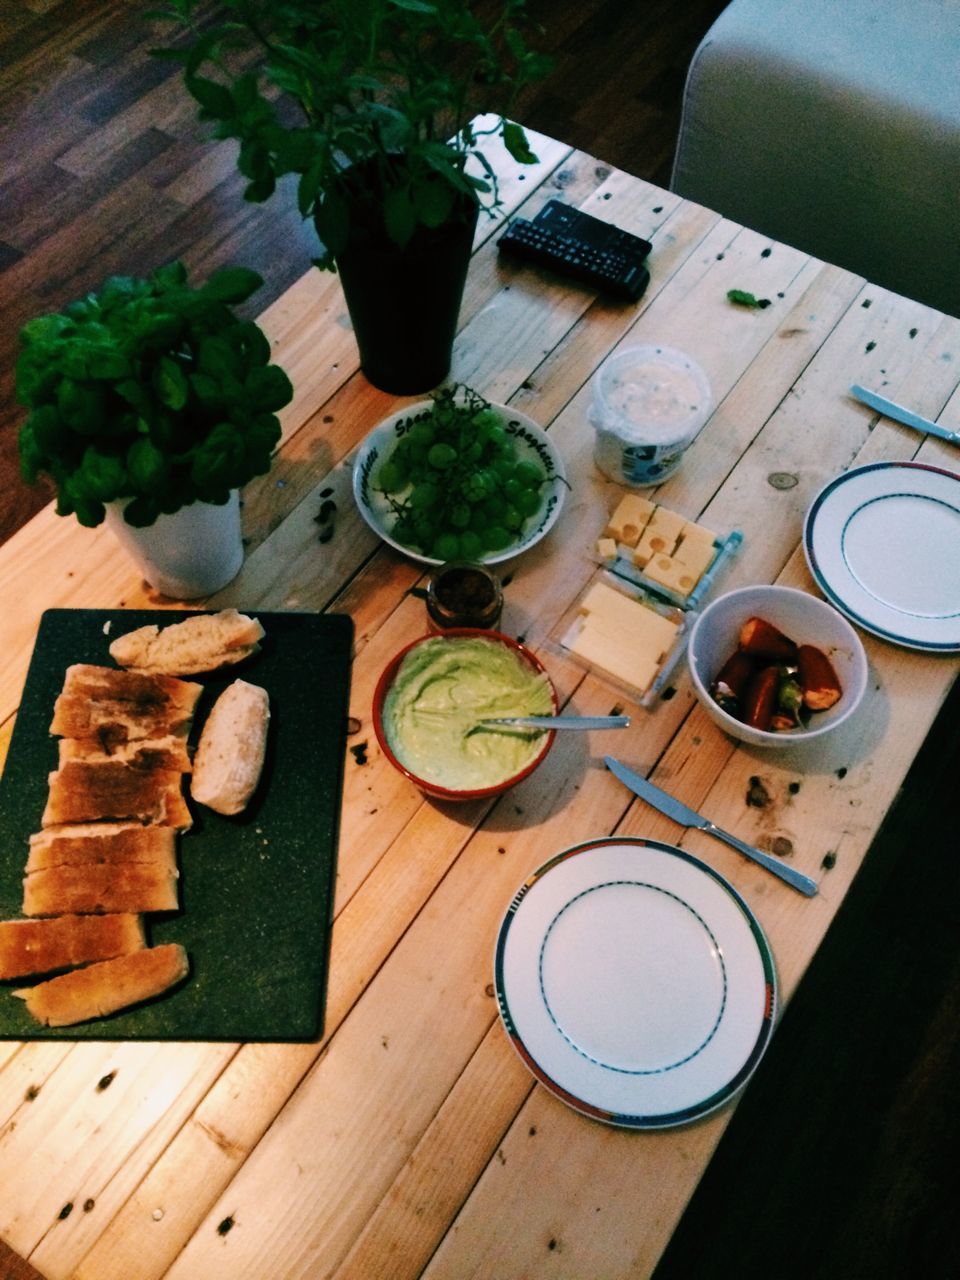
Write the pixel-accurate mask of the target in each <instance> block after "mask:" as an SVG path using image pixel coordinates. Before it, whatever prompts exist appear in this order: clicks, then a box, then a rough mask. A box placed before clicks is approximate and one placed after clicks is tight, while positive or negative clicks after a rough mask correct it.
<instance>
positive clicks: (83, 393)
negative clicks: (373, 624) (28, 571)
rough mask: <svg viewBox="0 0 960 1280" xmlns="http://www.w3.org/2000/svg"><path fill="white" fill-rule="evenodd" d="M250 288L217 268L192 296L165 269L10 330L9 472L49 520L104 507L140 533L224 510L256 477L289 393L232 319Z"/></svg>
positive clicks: (237, 271) (251, 336) (182, 273)
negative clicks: (48, 502)
mask: <svg viewBox="0 0 960 1280" xmlns="http://www.w3.org/2000/svg"><path fill="white" fill-rule="evenodd" d="M262 283H263V280H262V278H261V277H260V276H259V275H257V273H256V272H255V271H250V270H248V269H247V268H245V267H224V268H222V269H221V270H219V271H216V272H214V273H213V274H212V275H211V276H210V278H209V280H208V281H207V282H206V284H204V285H203V286H202V287H200V288H194V287H191V286H190V285H189V284H188V283H187V272H186V268H185V267H184V266H183V264H182V263H180V262H174V263H171V264H170V265H169V266H166V267H162V268H160V270H158V271H154V272H153V273H152V274H151V275H150V276H148V277H147V278H146V279H142V280H141V279H134V278H131V277H127V276H115V277H112V278H111V279H109V280H107V281H106V282H105V283H104V285H103V287H102V288H101V289H100V291H99V293H90V294H87V296H86V297H84V298H81V299H79V300H78V301H76V302H72V303H70V304H69V305H68V306H67V307H65V308H64V310H63V311H62V312H61V313H59V314H54V315H43V316H38V317H36V318H35V319H33V320H31V321H29V322H28V323H27V324H26V325H25V326H24V327H23V329H22V330H21V332H20V342H21V348H22V349H21V353H20V357H19V359H18V361H17V399H18V400H19V401H20V403H21V404H24V405H26V406H27V407H28V408H29V409H30V413H29V415H28V417H27V419H26V421H25V422H24V424H23V426H22V427H21V429H20V437H19V444H20V465H21V470H22V473H23V476H24V478H25V479H26V480H27V481H28V482H31V483H32V482H34V481H35V480H36V479H37V477H38V476H39V475H40V473H41V472H46V473H47V474H49V475H50V476H51V477H52V479H53V481H54V483H55V484H56V487H57V512H58V514H59V515H70V514H73V515H75V516H76V517H77V519H78V520H79V522H80V523H81V524H82V525H88V526H94V525H98V524H99V523H100V522H101V521H102V520H103V518H104V514H105V508H104V504H105V503H107V502H112V501H114V500H116V499H121V498H127V499H130V501H129V502H128V504H127V505H126V507H125V509H124V516H125V519H126V521H127V523H128V524H131V525H134V526H137V527H142V526H145V525H150V524H153V522H154V521H155V520H156V518H157V516H158V515H160V514H161V513H165V514H172V513H173V512H175V511H178V510H179V509H180V508H181V507H184V506H187V505H188V504H189V503H191V502H212V503H219V504H222V503H225V502H226V501H227V499H228V497H229V494H230V490H231V489H236V488H239V487H240V486H241V485H244V484H246V483H247V481H249V480H251V479H252V478H253V477H254V476H257V475H262V474H263V473H265V472H266V471H267V470H269V467H270V461H271V456H272V453H273V450H274V447H275V446H276V444H277V442H278V441H279V439H280V423H279V422H278V420H277V417H276V411H277V410H278V409H281V408H282V407H283V406H284V405H285V404H287V403H288V402H289V401H290V399H291V398H292V396H293V388H292V387H291V385H290V380H289V379H288V377H287V375H286V374H285V373H284V371H283V370H282V369H281V368H280V367H279V366H278V365H275V364H271V363H270V343H269V341H268V340H267V338H266V336H265V335H264V333H263V332H262V330H261V329H260V328H259V326H258V325H256V324H254V323H253V322H251V321H244V320H240V319H238V318H237V316H236V315H235V313H234V311H233V306H234V304H236V303H240V302H243V301H245V300H246V299H247V298H248V297H249V296H250V295H251V294H252V293H253V292H254V291H255V290H256V289H258V288H259V287H260V285H261V284H262Z"/></svg>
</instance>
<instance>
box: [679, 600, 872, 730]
mask: <svg viewBox="0 0 960 1280" xmlns="http://www.w3.org/2000/svg"><path fill="white" fill-rule="evenodd" d="M687 657H688V661H689V665H690V673H691V676H692V677H693V686H694V689H695V691H696V694H697V697H698V698H699V699H700V701H701V702H702V703H703V706H704V708H705V710H706V712H707V714H708V715H709V716H710V718H711V719H712V720H713V721H715V723H716V724H718V725H719V726H720V728H721V729H724V730H725V731H726V732H727V733H729V734H730V736H731V737H734V738H737V739H739V740H740V741H741V742H748V743H751V744H752V745H753V746H758V747H790V746H795V745H797V744H799V743H801V742H809V741H810V740H811V739H813V738H820V737H822V736H823V735H824V734H827V733H830V732H832V731H833V730H834V729H836V728H837V727H838V726H839V725H841V724H843V723H844V722H845V721H846V720H848V719H849V717H850V716H851V715H853V713H854V711H855V710H856V709H857V707H858V706H859V705H860V702H861V700H862V698H863V695H864V692H865V690H866V687H867V670H868V669H867V655H866V653H865V652H864V648H863V645H862V643H861V641H860V637H859V636H858V635H857V633H856V632H855V631H854V629H853V627H851V625H850V623H849V622H847V620H846V619H845V618H844V617H842V616H841V615H840V614H839V613H838V612H837V611H836V609H834V608H832V607H831V606H830V605H828V604H827V603H826V602H825V601H823V600H820V599H818V598H817V597H816V596H812V595H810V594H809V593H808V592H806V591H799V590H797V589H796V588H794V587H779V586H756V587H741V588H740V589H739V590H736V591H728V592H727V593H726V594H725V595H722V596H718V597H717V599H716V600H714V601H713V602H712V603H711V604H709V605H708V606H707V607H706V608H705V609H704V611H703V612H702V613H701V615H700V617H699V618H698V619H697V621H696V623H695V624H694V627H693V630H692V631H691V633H690V641H689V646H688V649H687Z"/></svg>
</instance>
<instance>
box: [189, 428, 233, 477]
mask: <svg viewBox="0 0 960 1280" xmlns="http://www.w3.org/2000/svg"><path fill="white" fill-rule="evenodd" d="M244 452H245V451H244V447H243V441H242V439H241V437H240V433H239V432H238V431H237V428H236V427H235V426H234V425H233V423H230V422H218V423H217V425H216V426H215V427H214V428H213V430H212V431H211V432H210V434H209V435H208V436H207V438H206V440H204V441H203V443H202V444H199V445H198V446H197V448H196V449H195V450H194V454H193V461H192V463H191V466H190V478H191V479H192V480H193V482H194V484H195V485H196V486H197V488H198V489H199V490H201V491H203V490H210V489H218V488H219V489H224V488H226V489H233V488H236V487H237V485H238V484H240V483H242V477H243V463H244Z"/></svg>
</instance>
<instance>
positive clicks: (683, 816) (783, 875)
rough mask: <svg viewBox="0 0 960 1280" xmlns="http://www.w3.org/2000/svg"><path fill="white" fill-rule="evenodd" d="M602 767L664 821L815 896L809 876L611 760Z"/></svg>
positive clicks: (611, 758)
mask: <svg viewBox="0 0 960 1280" xmlns="http://www.w3.org/2000/svg"><path fill="white" fill-rule="evenodd" d="M603 759H604V763H605V764H606V766H607V768H608V769H609V770H610V772H611V773H612V774H613V775H614V776H615V777H617V778H619V779H620V781H621V782H622V783H623V784H624V786H626V787H629V788H630V790H631V791H632V792H633V793H634V794H635V795H638V796H639V797H640V799H641V800H646V802H647V804H649V805H653V807H654V809H659V811H660V812H661V813H663V814H666V816H667V817H668V818H672V819H673V820H674V822H679V823H680V825H681V826H682V827H695V828H696V829H697V830H698V831H706V832H709V834H710V835H712V836H716V837H717V838H718V839H719V840H724V841H726V843H727V844H728V845H730V846H731V848H734V849H736V850H737V851H738V852H739V853H742V854H743V855H744V857H745V858H750V859H751V860H752V861H753V862H756V863H757V864H758V865H759V866H761V867H763V868H764V869H765V870H766V871H770V872H772V874H773V875H775V876H779V877H780V879H781V880H783V881H784V882H785V883H786V884H788V885H790V887H791V888H793V889H796V890H797V891H798V892H799V893H803V894H805V895H806V896H807V897H808V898H812V897H813V896H814V894H815V893H816V892H817V882H816V881H815V880H811V879H810V877H809V876H805V875H803V873H802V872H800V871H795V870H794V868H793V867H788V866H787V865H786V864H785V863H783V862H780V860H779V859H778V858H774V857H773V856H772V855H771V854H769V853H764V852H763V850H762V849H755V848H754V847H753V845H752V844H747V843H746V841H744V840H740V839H738V838H737V837H736V836H733V835H731V834H730V832H729V831H724V830H723V829H722V828H720V827H718V826H717V825H716V823H715V822H711V821H710V819H709V818H705V817H704V816H703V814H700V813H697V811H696V809H691V808H690V807H689V805H685V804H684V803H683V801H682V800H678V799H677V798H676V796H672V795H670V794H669V793H668V792H666V791H661V790H660V788H659V787H657V786H654V784H653V783H652V782H648V781H647V779H646V778H644V777H643V776H642V775H641V774H639V773H635V772H634V771H633V769H629V768H628V767H627V766H626V765H625V764H622V763H621V762H620V761H619V760H616V759H614V757H613V756H604V757H603Z"/></svg>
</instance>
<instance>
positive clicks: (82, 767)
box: [40, 760, 192, 831]
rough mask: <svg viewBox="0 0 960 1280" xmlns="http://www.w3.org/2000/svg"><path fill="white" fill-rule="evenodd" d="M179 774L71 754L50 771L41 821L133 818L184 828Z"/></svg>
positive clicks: (185, 810)
mask: <svg viewBox="0 0 960 1280" xmlns="http://www.w3.org/2000/svg"><path fill="white" fill-rule="evenodd" d="M182 777H183V775H182V774H181V773H179V772H178V771H171V770H168V769H157V770H155V771H154V772H153V773H142V772H141V771H140V770H139V769H131V768H129V767H128V766H127V765H125V764H122V763H120V762H119V761H113V760H111V761H107V762H97V763H88V762H87V761H84V760H70V761H68V762H67V763H66V764H65V765H63V767H62V768H60V769H58V770H57V771H56V773H51V774H50V794H49V796H48V798H47V807H46V808H45V809H44V811H43V817H42V818H41V819H40V825H41V826H43V827H53V826H58V825H60V824H62V823H67V822H97V821H99V820H100V819H112V820H116V819H119V818H128V819H129V818H134V819H136V820H137V821H138V822H144V823H156V824H157V825H159V826H162V827H176V828H177V830H178V831H186V830H187V829H188V828H189V827H190V825H191V822H192V820H191V817H190V810H189V809H188V808H187V802H186V801H185V800H184V798H183V792H182V790H181V780H182Z"/></svg>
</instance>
